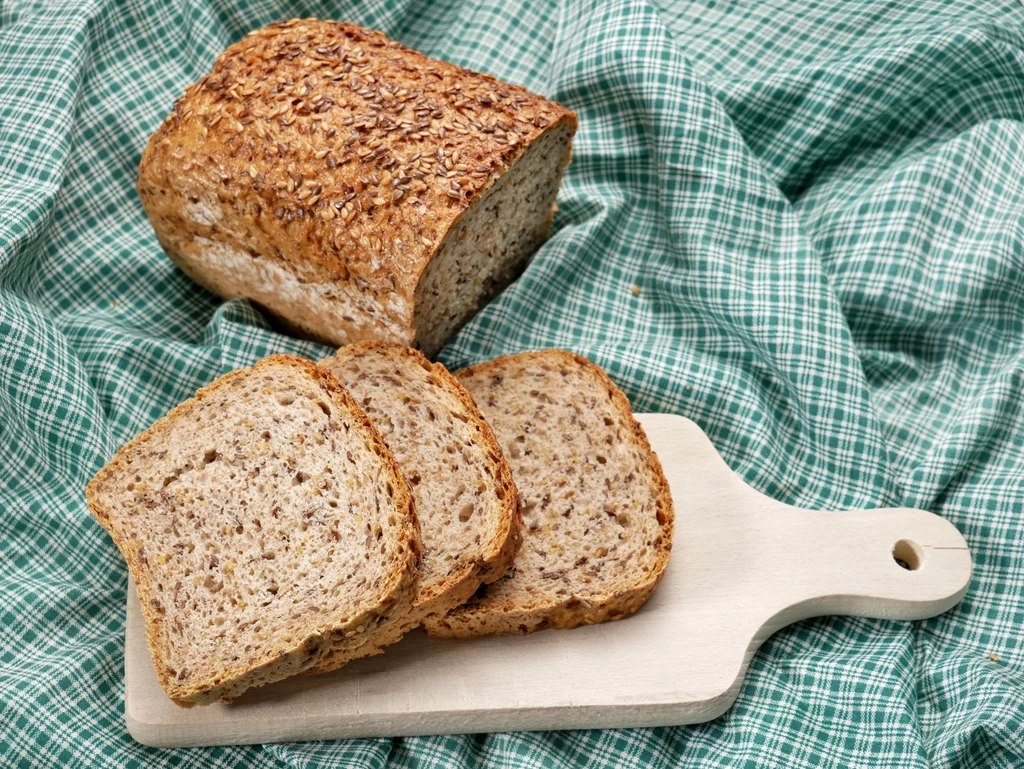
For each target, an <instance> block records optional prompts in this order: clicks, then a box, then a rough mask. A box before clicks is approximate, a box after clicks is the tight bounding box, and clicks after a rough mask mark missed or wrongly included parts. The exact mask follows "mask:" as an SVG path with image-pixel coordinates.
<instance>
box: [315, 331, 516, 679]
mask: <svg viewBox="0 0 1024 769" xmlns="http://www.w3.org/2000/svg"><path fill="white" fill-rule="evenodd" d="M343 352H349V353H358V352H376V353H381V354H383V355H386V356H389V357H392V358H405V359H406V360H408V361H410V362H411V363H413V364H414V365H417V366H420V367H421V368H423V369H425V370H426V371H428V372H430V373H431V374H432V375H433V376H434V377H436V378H437V379H438V380H439V381H440V382H441V383H442V384H443V386H444V387H445V388H446V389H447V390H448V392H449V393H450V394H451V395H453V396H454V397H455V398H456V399H457V400H458V401H459V403H460V404H462V406H463V407H464V408H465V409H466V411H467V412H468V413H469V415H470V420H471V424H472V426H473V428H474V430H475V432H476V441H477V442H478V443H479V444H481V445H482V446H483V447H484V449H485V450H486V453H487V456H488V458H489V459H490V460H491V462H492V468H491V469H492V475H493V476H494V478H495V480H496V483H497V487H498V488H500V489H501V491H502V494H501V495H500V502H501V513H500V518H499V520H500V525H499V527H498V528H497V529H496V530H495V531H494V534H493V536H492V537H491V540H490V541H489V543H488V546H487V548H486V549H485V551H484V553H483V554H482V555H481V556H480V557H479V558H477V559H476V560H475V561H473V562H472V563H468V564H466V565H465V566H464V567H463V568H462V569H460V570H458V571H456V572H453V573H452V574H449V575H448V576H447V577H445V578H444V579H443V580H442V581H441V582H439V583H436V584H434V585H432V586H430V587H429V588H427V589H425V590H421V591H420V592H419V593H418V594H417V596H416V599H415V602H414V608H413V610H412V612H411V613H410V615H409V616H408V618H407V619H406V620H404V621H399V622H396V623H389V625H390V627H389V629H388V631H387V632H385V633H382V634H381V635H379V636H378V637H373V638H368V639H367V643H366V646H365V648H363V649H362V650H361V651H362V652H363V653H362V654H357V655H356V656H359V657H362V656H371V655H373V654H379V653H380V652H382V651H383V650H384V647H386V646H389V645H391V644H393V643H396V642H397V641H398V640H400V639H401V638H402V636H403V635H405V633H407V632H409V631H410V630H412V629H413V628H415V627H418V626H419V625H420V624H421V623H422V622H423V621H424V619H426V618H427V617H433V616H443V615H444V614H446V613H447V612H449V611H451V610H452V609H454V608H455V607H457V606H460V605H462V604H463V603H465V602H466V601H467V600H469V598H470V597H471V596H472V595H473V593H475V592H476V591H477V589H479V587H480V586H481V585H485V584H488V583H491V582H494V581H495V580H497V579H499V578H501V577H502V576H504V574H505V572H506V571H507V570H508V569H509V567H510V566H511V565H512V563H513V561H514V559H515V555H516V552H517V551H518V550H519V546H520V544H521V543H522V528H523V515H522V507H521V500H520V498H519V493H518V491H517V489H516V486H515V482H514V481H513V478H512V470H511V468H510V467H509V464H508V462H507V460H506V459H505V455H504V453H503V452H502V450H501V446H500V445H499V443H498V439H497V437H496V436H495V435H494V431H493V430H491V426H490V425H489V424H488V423H487V421H486V420H485V419H484V416H483V414H481V413H480V409H479V408H477V405H476V402H475V401H474V400H473V397H472V396H471V395H470V394H469V392H468V391H467V390H466V388H465V387H464V386H463V385H462V383H461V382H459V380H458V379H456V378H455V377H454V376H452V374H451V372H449V371H448V369H447V368H445V366H444V365H443V364H441V363H431V362H430V361H429V360H428V359H427V358H426V357H425V356H424V355H423V354H422V353H420V352H419V351H417V350H413V349H410V348H408V347H404V346H402V345H399V344H394V343H391V342H376V341H367V342H357V343H355V344H351V345H348V346H347V347H343V348H341V350H339V351H338V353H339V354H341V353H343ZM330 360H331V359H330V358H327V359H325V360H323V361H321V362H320V365H321V366H324V365H325V364H328V363H329V361H330ZM354 658H355V657H351V656H346V657H345V658H344V661H348V660H349V659H354ZM337 662H342V660H341V659H340V658H339V659H338V660H335V659H332V658H331V655H328V658H327V659H325V660H324V661H323V662H321V663H320V665H319V666H317V667H315V668H314V669H312V670H310V671H309V672H310V673H311V674H318V673H326V672H330V671H331V670H335V669H337V668H338V667H340V665H339V664H336V663H337ZM342 664H343V662H342Z"/></svg>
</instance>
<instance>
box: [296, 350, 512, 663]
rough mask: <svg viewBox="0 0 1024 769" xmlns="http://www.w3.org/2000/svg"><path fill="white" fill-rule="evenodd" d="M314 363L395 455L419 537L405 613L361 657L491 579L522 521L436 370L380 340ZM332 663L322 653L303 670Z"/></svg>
mask: <svg viewBox="0 0 1024 769" xmlns="http://www.w3.org/2000/svg"><path fill="white" fill-rule="evenodd" d="M320 365H321V366H322V367H324V368H326V369H327V370H328V371H330V372H331V373H333V374H334V375H335V376H336V377H337V378H338V380H339V381H340V382H341V383H342V384H343V385H344V386H345V388H346V389H347V390H348V391H349V392H350V393H351V394H352V396H353V397H354V398H355V399H356V400H357V401H359V404H360V405H361V406H362V407H363V409H364V410H365V411H366V413H367V415H368V416H369V417H370V420H371V421H372V422H373V423H374V425H375V426H376V427H377V429H378V431H379V432H380V434H381V435H382V436H383V438H384V441H385V442H386V443H387V444H388V447H389V448H390V449H391V451H392V453H393V454H394V455H395V459H396V460H397V461H398V466H399V469H400V470H401V471H402V474H403V476H404V477H405V479H406V481H407V483H408V485H409V488H410V490H411V492H412V495H413V499H414V501H415V507H416V514H417V518H418V519H419V522H420V529H421V531H422V537H423V557H422V560H421V562H420V583H419V592H418V593H417V596H416V599H415V604H414V607H413V610H412V611H410V612H409V613H407V614H405V615H404V616H401V617H399V618H396V619H395V620H394V621H389V622H387V623H386V625H382V627H381V630H382V631H384V632H382V633H381V634H380V635H378V636H376V637H375V638H374V639H372V642H371V643H367V644H366V645H365V646H364V647H363V648H362V649H361V653H362V654H361V656H364V655H370V654H375V653H377V652H379V651H381V650H382V649H383V648H384V647H385V646H388V645H389V644H392V643H394V642H395V641H398V640H399V639H400V638H401V637H402V636H403V635H404V634H405V633H407V632H408V631H409V630H412V629H413V628H415V627H417V626H419V625H420V623H421V622H422V621H423V620H424V619H425V618H426V617H428V616H431V615H434V614H445V613H446V612H448V611H449V610H451V609H453V608H455V607H456V606H458V605H460V604H462V603H464V602H465V601H466V600H467V599H468V598H469V597H470V596H471V595H473V593H474V592H476V590H477V588H478V587H480V585H481V584H486V583H488V582H493V581H494V580H496V579H498V578H499V577H501V576H502V575H503V574H504V573H505V571H506V570H507V569H508V567H509V566H510V565H511V564H512V559H513V558H514V557H515V554H516V551H517V550H518V548H519V542H520V537H521V533H520V530H521V527H522V516H521V515H520V511H519V500H518V494H517V492H516V487H515V485H514V484H513V482H512V474H511V471H510V470H509V467H508V463H507V462H506V461H505V458H504V456H503V455H502V453H501V449H500V448H499V447H498V442H497V440H496V439H495V437H494V433H492V432H491V428H490V427H489V426H488V425H487V423H486V422H485V421H484V418H483V417H482V416H481V415H480V412H479V410H478V409H477V407H476V405H475V404H474V403H473V400H472V398H470V397H469V394H468V393H467V392H466V391H465V389H464V388H463V387H462V385H460V384H459V383H458V381H457V380H456V379H455V378H454V377H453V376H452V375H451V374H450V373H448V370H447V369H446V368H445V367H444V366H443V365H441V364H440V363H433V364H432V363H430V361H428V360H427V359H426V358H425V357H424V356H423V355H422V354H420V353H419V352H417V351H415V350H411V349H408V348H405V347H401V346H399V345H395V344H390V343H385V342H359V343H356V344H352V345H348V346H347V347H343V348H342V349H340V350H339V351H338V352H337V354H336V355H335V356H334V357H331V358H327V359H325V360H323V361H321V362H320ZM338 662H339V659H338V658H336V657H335V655H333V654H329V655H328V656H327V657H326V658H325V659H324V660H323V661H322V662H321V663H320V664H319V665H318V666H317V667H316V668H315V669H314V670H313V672H315V673H322V672H327V671H329V670H333V669H335V668H336V667H338Z"/></svg>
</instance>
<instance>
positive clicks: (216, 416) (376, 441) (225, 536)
mask: <svg viewBox="0 0 1024 769" xmlns="http://www.w3.org/2000/svg"><path fill="white" fill-rule="evenodd" d="M86 498H87V500H88V503H89V509H90V510H91V511H92V513H93V515H95V516H96V519H97V520H98V521H99V522H100V524H102V525H103V527H104V528H105V529H106V530H107V531H108V532H110V535H111V536H112V537H113V539H114V542H115V543H116V544H117V546H118V547H119V548H120V550H121V552H122V554H123V555H124V557H125V560H126V561H127V562H128V568H129V570H130V571H131V573H132V576H133V577H134V578H135V584H136V587H137V589H138V595H139V600H140V602H141V605H142V613H143V616H144V617H145V622H146V635H147V640H148V643H149V649H150V653H151V654H152V656H153V663H154V666H155V668H156V673H157V678H158V680H159V681H160V684H161V686H163V688H164V690H165V691H166V692H167V694H168V695H169V696H170V698H171V699H172V700H174V702H176V703H178V704H179V705H194V704H206V703H209V702H213V701H214V700H218V699H230V698H232V697H234V696H236V695H238V694H240V693H241V692H243V691H245V690H246V689H249V688H251V687H254V686H262V685H263V684H268V683H271V682H272V681H277V680H279V679H282V678H285V677H287V676H290V675H292V674H294V673H298V672H301V671H303V670H306V669H307V668H310V667H312V666H315V665H317V664H319V662H320V660H321V659H322V658H323V656H324V655H325V654H326V653H327V652H328V650H332V653H333V654H334V655H336V656H335V658H336V659H339V655H340V658H343V657H344V654H345V651H344V650H345V649H355V648H357V647H359V646H361V645H362V644H363V643H365V641H366V639H367V638H368V637H370V636H372V635H373V634H374V633H375V632H376V631H377V630H378V625H379V623H380V622H381V621H382V618H383V617H385V616H401V614H402V613H404V612H405V611H408V610H409V609H410V608H411V606H412V598H413V597H414V595H415V591H416V582H417V578H418V571H417V563H418V560H419V553H420V536H419V529H418V525H417V522H416V516H415V512H414V508H413V504H412V496H411V495H410V493H409V490H408V488H407V487H406V484H405V481H404V480H403V479H402V476H401V474H400V472H399V470H398V466H397V465H396V463H395V460H394V457H392V456H391V453H390V452H389V451H388V449H387V446H386V445H385V444H384V442H383V440H382V439H381V437H380V435H379V434H378V433H377V431H376V430H375V429H374V427H373V426H372V425H371V424H370V421H369V420H368V419H367V417H366V415H365V414H364V413H363V411H362V410H361V409H360V408H359V406H358V405H357V404H356V402H355V401H354V400H353V399H352V398H351V397H350V396H349V395H348V393H347V392H346V391H345V390H344V389H343V388H342V387H341V385H339V384H338V382H337V380H336V379H335V378H334V377H333V376H332V375H331V374H329V373H328V372H326V371H324V370H323V369H321V368H319V367H318V366H316V365H315V364H313V363H312V362H310V361H307V360H303V359H301V358H295V357H291V356H284V355H275V356H271V357H269V358H266V359H264V360H262V361H260V362H259V363H257V364H256V365H255V366H254V367H253V368H251V369H247V370H244V371H236V372H234V373H231V374H227V375H225V376H222V377H221V378H220V379H217V380H216V381H215V382H213V383H212V384H210V385H209V386H207V387H204V388H203V389H201V390H200V391H199V392H198V393H196V395H195V397H194V398H191V399H189V400H187V401H185V402H184V403H182V404H181V405H180V406H177V407H176V408H174V409H172V410H171V412H170V413H169V414H167V416H165V417H164V418H163V419H160V420H159V421H158V422H156V424H154V425H153V426H152V427H151V428H149V429H148V430H146V431H145V432H144V433H142V434H141V435H139V436H138V437H136V438H135V439H133V440H132V441H130V442H129V443H128V444H127V445H126V446H124V448H122V449H121V450H120V451H119V452H118V453H117V455H116V456H115V457H114V458H113V459H112V460H111V461H110V463H109V464H107V466H106V467H104V468H103V469H102V470H100V471H99V473H97V474H96V476H95V477H94V478H93V479H92V481H91V482H90V483H89V485H88V487H87V489H86Z"/></svg>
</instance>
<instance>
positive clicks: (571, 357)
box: [424, 349, 675, 638]
mask: <svg viewBox="0 0 1024 769" xmlns="http://www.w3.org/2000/svg"><path fill="white" fill-rule="evenodd" d="M552 359H555V360H558V359H561V360H562V361H564V362H566V363H569V364H571V365H573V366H578V367H582V368H585V369H587V370H588V371H590V372H592V373H593V374H594V375H595V376H597V378H598V379H599V380H600V382H601V383H602V385H603V386H604V387H605V388H606V389H607V391H608V395H609V397H610V399H611V402H612V404H613V407H614V408H615V410H616V411H617V412H618V414H619V416H620V418H621V419H622V422H623V424H625V425H627V426H628V427H629V429H630V432H631V434H632V437H633V440H634V441H635V442H636V444H637V445H638V446H639V447H640V448H641V450H642V452H643V454H644V456H645V459H646V463H647V467H648V469H649V471H650V473H651V477H652V479H653V480H654V483H655V487H656V489H657V498H656V510H657V513H656V514H657V519H658V523H659V525H660V526H661V531H662V538H661V543H660V545H659V546H658V549H657V556H656V558H655V560H654V567H653V568H652V569H651V571H650V572H648V574H647V575H646V578H645V579H644V580H642V581H641V582H639V583H638V584H636V585H634V586H633V587H631V588H630V589H628V590H624V591H619V592H615V593H608V594H606V595H602V596H597V597H589V598H587V597H582V596H575V595H570V596H567V597H566V598H565V599H563V600H561V601H559V602H557V603H551V602H547V601H543V602H539V603H537V604H536V605H527V606H516V605H512V604H511V603H506V604H502V605H498V606H487V607H485V608H484V609H478V608H477V607H476V606H474V605H472V604H470V605H467V606H462V607H459V608H457V609H455V610H453V611H452V612H450V613H448V614H447V615H445V616H443V617H442V616H438V617H434V618H431V619H429V620H428V621H427V622H425V623H424V627H425V629H426V630H427V633H428V634H429V635H432V636H439V637H447V638H472V637H476V636H482V635H498V634H500V635H508V634H519V635H521V634H526V633H532V632H534V631H536V630H542V629H544V628H556V629H562V630H566V629H570V628H575V627H579V626H581V625H593V624H597V623H600V622H608V621H612V620H617V619H622V618H623V617H627V616H629V615H630V614H632V613H633V612H635V611H636V610H637V609H639V608H640V607H641V606H643V605H644V603H645V602H646V601H647V599H648V598H650V596H651V594H652V593H653V592H654V589H655V587H657V585H658V583H659V582H660V581H661V579H662V577H663V576H664V573H665V567H666V566H667V565H668V560H669V556H670V555H671V551H672V538H673V534H674V529H675V510H674V507H673V504H672V493H671V491H670V489H669V486H668V480H667V479H666V478H665V473H664V471H663V470H662V467H661V462H660V461H659V460H658V457H657V455H656V454H655V453H654V451H653V450H652V449H651V444H650V442H649V441H648V440H647V434H646V433H645V432H644V430H643V427H641V426H640V423H639V422H637V420H636V418H635V417H634V416H633V411H632V409H631V408H630V405H629V400H628V399H627V398H626V396H625V394H624V393H623V392H622V391H621V390H620V389H619V388H618V387H617V386H616V385H615V383H614V382H612V380H611V379H610V378H609V377H608V374H607V373H606V372H605V371H604V369H602V368H601V367H600V366H597V365H596V364H594V363H592V362H591V361H589V360H587V359H586V358H584V357H583V356H582V355H577V354H576V353H573V352H569V351H567V350H561V349H550V350H538V351H534V352H524V353H518V354H515V355H505V356H502V357H500V358H495V359H494V360H491V361H487V362H485V363H480V364H477V365H475V366H470V367H468V368H465V369H461V370H459V371H456V372H455V374H454V376H455V377H456V378H461V377H465V376H469V375H472V374H480V373H485V374H486V373H489V372H495V373H497V372H500V371H501V370H503V367H504V366H506V365H508V364H509V363H510V362H512V361H515V362H522V361H532V360H546V361H551V360H552ZM513 566H514V563H513ZM484 595H485V596H486V592H485V593H484Z"/></svg>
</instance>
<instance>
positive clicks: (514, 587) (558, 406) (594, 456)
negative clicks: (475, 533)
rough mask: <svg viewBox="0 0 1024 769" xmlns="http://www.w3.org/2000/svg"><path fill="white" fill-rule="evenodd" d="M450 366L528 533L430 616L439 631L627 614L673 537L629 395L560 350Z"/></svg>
mask: <svg viewBox="0 0 1024 769" xmlns="http://www.w3.org/2000/svg"><path fill="white" fill-rule="evenodd" d="M455 376H456V377H457V378H458V379H459V381H461V382H462V384H463V385H465V387H466V389H467V390H468V391H469V393H470V394H471V395H472V396H473V399H474V400H475V401H476V403H477V405H478V406H479V407H480V410H481V411H482V412H483V414H484V417H485V418H486V419H487V421H488V423H490V425H491V427H492V428H493V429H494V432H495V434H496V435H497V437H498V442H499V443H500V444H501V446H502V449H503V451H504V453H505V456H506V457H507V458H508V461H509V464H510V465H511V466H512V477H513V478H514V479H515V482H516V486H517V487H518V489H519V493H520V494H521V496H522V498H523V523H524V528H523V544H522V546H521V548H520V550H519V553H518V555H517V556H516V560H515V563H514V564H513V566H512V568H511V569H510V570H509V571H508V572H507V573H506V574H505V576H504V577H503V578H501V579H499V580H497V581H496V582H493V583H491V584H490V585H488V586H486V587H484V588H482V589H481V590H480V591H478V592H477V594H476V595H475V596H474V597H473V598H472V599H470V600H469V601H468V602H467V603H466V604H465V605H463V606H460V607H458V608H456V609H454V610H452V611H451V612H449V613H448V614H447V615H446V616H444V617H441V618H431V619H428V620H427V622H426V623H425V627H426V629H427V632H428V633H430V634H431V635H438V636H455V637H469V636H478V635H486V634H492V633H529V632H532V631H534V630H540V629H542V628H546V627H553V628H572V627H576V626H579V625H584V624H594V623H597V622H605V621H608V620H615V619H620V618H622V617H625V616H627V615H629V614H631V613H633V612H634V611H636V610H637V609H638V608H640V607H641V606H642V605H643V604H644V602H645V601H646V600H647V599H648V597H649V596H650V595H651V593H652V592H653V591H654V588H655V586H656V585H657V583H658V581H659V580H660V579H661V577H662V574H663V573H664V570H665V566H666V565H667V563H668V559H669V553H670V551H671V548H672V532H673V523H674V514H673V509H672V497H671V495H670V493H669V488H668V482H667V481H666V479H665V476H664V473H663V472H662V470H661V464H660V463H659V462H658V458H657V457H656V456H655V455H654V453H653V452H652V451H651V448H650V444H649V443H648V442H647V437H646V436H645V435H644V432H643V429H642V428H641V427H640V425H639V424H638V423H637V421H636V420H635V419H634V418H633V415H632V412H631V410H630V407H629V402H628V400H627V399H626V396H625V395H623V393H622V392H621V391H620V390H619V389H618V388H617V387H616V386H615V385H614V384H613V383H612V381H611V380H610V379H609V378H608V376H607V375H606V374H605V373H604V371H603V370H601V368H599V367H598V366H596V365H594V364H593V363H591V362H590V361H588V360H587V359H586V358H583V357H580V356H579V355H574V354H572V353H569V352H565V351H564V350H545V351H541V352H531V353H522V354H519V355H512V356H508V357H503V358H498V359H497V360H493V361H490V362H488V363H483V364H481V365H478V366H473V367H471V368H468V369H464V370H462V371H459V372H456V374H455Z"/></svg>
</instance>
